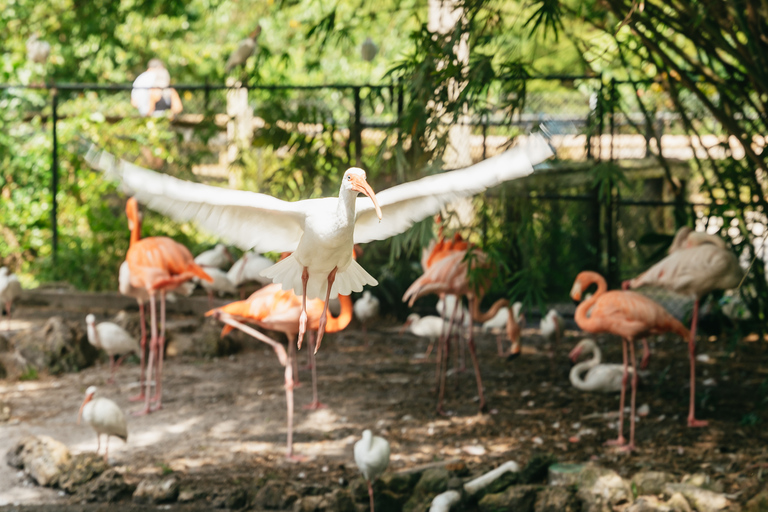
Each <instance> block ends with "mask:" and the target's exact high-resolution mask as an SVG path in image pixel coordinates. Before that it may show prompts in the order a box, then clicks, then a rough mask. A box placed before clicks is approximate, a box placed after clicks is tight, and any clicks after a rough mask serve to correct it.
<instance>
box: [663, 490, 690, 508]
mask: <svg viewBox="0 0 768 512" xmlns="http://www.w3.org/2000/svg"><path fill="white" fill-rule="evenodd" d="M667 505H669V508H671V509H672V510H673V511H674V512H691V505H690V504H689V503H688V500H686V499H685V496H683V495H682V494H680V493H679V492H676V493H674V494H673V495H672V496H671V497H670V498H669V499H668V500H667Z"/></svg>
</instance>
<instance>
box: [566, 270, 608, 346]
mask: <svg viewBox="0 0 768 512" xmlns="http://www.w3.org/2000/svg"><path fill="white" fill-rule="evenodd" d="M585 274H586V275H585V276H584V277H585V279H582V280H581V281H580V283H581V286H582V292H583V291H584V290H586V289H587V288H589V287H590V286H591V285H593V284H595V283H596V284H597V291H596V292H595V293H594V294H592V296H591V297H590V298H588V299H587V300H585V301H583V302H582V303H581V304H579V306H578V307H577V308H576V314H575V315H574V317H573V318H574V320H576V324H577V325H578V326H579V327H580V328H581V329H583V330H585V331H589V332H594V331H595V330H599V326H598V321H599V320H598V319H596V318H590V317H588V316H587V313H588V312H589V310H590V309H592V306H594V305H595V303H596V302H597V300H598V299H599V298H600V296H601V295H603V294H604V293H605V292H606V291H608V284H607V283H606V282H605V279H604V278H603V276H601V275H600V274H598V273H597V272H586V273H585Z"/></svg>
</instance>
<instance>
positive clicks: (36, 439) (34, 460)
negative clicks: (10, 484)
mask: <svg viewBox="0 0 768 512" xmlns="http://www.w3.org/2000/svg"><path fill="white" fill-rule="evenodd" d="M70 458H71V456H70V454H69V449H67V447H66V446H64V444H62V443H60V442H59V441H57V440H55V439H53V438H52V437H48V436H31V437H26V438H24V439H22V440H21V441H19V442H18V443H16V445H15V446H14V447H13V448H11V449H10V450H9V451H8V453H7V454H6V456H5V460H6V461H7V462H8V464H9V465H10V466H13V467H15V468H18V469H23V470H24V472H25V473H26V474H28V475H29V476H30V477H32V479H33V480H35V482H37V483H38V484H40V485H43V486H46V487H54V486H56V485H57V484H58V482H59V477H60V476H61V474H62V470H63V469H64V468H66V466H67V464H68V463H69V460H70Z"/></svg>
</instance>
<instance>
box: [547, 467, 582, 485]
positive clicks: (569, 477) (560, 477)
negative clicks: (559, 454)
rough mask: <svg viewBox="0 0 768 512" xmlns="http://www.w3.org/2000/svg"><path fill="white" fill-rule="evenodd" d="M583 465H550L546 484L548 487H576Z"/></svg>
mask: <svg viewBox="0 0 768 512" xmlns="http://www.w3.org/2000/svg"><path fill="white" fill-rule="evenodd" d="M583 469H584V464H552V465H551V466H549V469H548V470H547V471H548V475H547V483H548V484H549V485H576V483H577V482H578V481H579V474H580V473H581V472H582V470H583Z"/></svg>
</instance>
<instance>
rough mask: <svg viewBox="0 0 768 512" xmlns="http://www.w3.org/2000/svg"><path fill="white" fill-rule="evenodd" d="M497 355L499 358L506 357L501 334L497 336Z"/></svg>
mask: <svg viewBox="0 0 768 512" xmlns="http://www.w3.org/2000/svg"><path fill="white" fill-rule="evenodd" d="M496 353H497V354H499V357H504V356H505V355H506V354H505V353H504V346H503V345H502V344H501V334H497V335H496Z"/></svg>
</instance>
